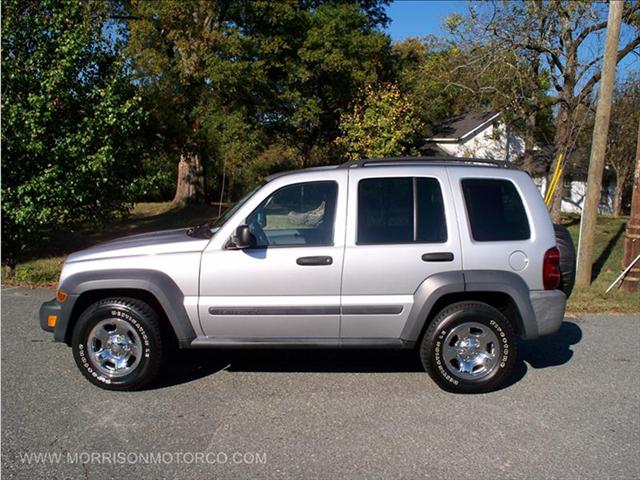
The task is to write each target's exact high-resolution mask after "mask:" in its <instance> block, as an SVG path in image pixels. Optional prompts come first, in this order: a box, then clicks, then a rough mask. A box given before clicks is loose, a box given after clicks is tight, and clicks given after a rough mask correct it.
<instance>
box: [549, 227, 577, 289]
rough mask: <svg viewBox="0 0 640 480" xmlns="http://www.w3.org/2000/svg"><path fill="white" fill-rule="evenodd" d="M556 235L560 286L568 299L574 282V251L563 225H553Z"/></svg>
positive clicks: (569, 235) (569, 236)
mask: <svg viewBox="0 0 640 480" xmlns="http://www.w3.org/2000/svg"><path fill="white" fill-rule="evenodd" d="M553 229H554V230H555V233H556V245H557V246H558V250H560V286H559V287H558V289H560V290H562V291H563V292H564V294H565V295H566V296H567V298H569V296H570V295H571V292H572V291H573V285H574V283H575V281H576V249H575V247H574V246H573V240H572V239H571V234H570V233H569V230H567V228H566V227H565V226H564V225H553Z"/></svg>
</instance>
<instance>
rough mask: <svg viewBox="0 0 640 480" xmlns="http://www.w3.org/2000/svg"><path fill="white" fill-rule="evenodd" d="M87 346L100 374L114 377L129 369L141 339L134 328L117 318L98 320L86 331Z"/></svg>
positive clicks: (132, 367) (136, 359) (138, 353)
mask: <svg viewBox="0 0 640 480" xmlns="http://www.w3.org/2000/svg"><path fill="white" fill-rule="evenodd" d="M87 349H88V351H89V352H88V353H89V356H90V357H91V360H92V363H93V364H94V366H95V367H96V369H97V370H98V371H99V372H100V373H102V374H103V375H105V376H107V377H110V378H114V377H123V376H125V375H128V374H130V373H131V372H133V371H134V370H135V369H136V367H137V366H138V364H139V363H140V360H141V358H142V350H143V349H142V340H141V338H140V335H139V334H138V332H137V331H136V330H135V328H134V327H133V326H132V325H131V324H130V323H128V322H126V321H124V320H121V319H119V318H109V319H107V320H101V321H100V322H98V324H97V325H96V326H95V327H93V329H92V330H91V332H90V333H89V338H88V341H87Z"/></svg>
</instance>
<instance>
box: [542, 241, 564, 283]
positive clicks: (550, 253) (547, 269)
mask: <svg viewBox="0 0 640 480" xmlns="http://www.w3.org/2000/svg"><path fill="white" fill-rule="evenodd" d="M542 284H543V285H544V289H545V290H555V289H556V288H558V286H559V285H560V250H558V249H557V248H556V247H553V248H550V249H549V250H547V252H546V253H545V254H544V262H543V264H542Z"/></svg>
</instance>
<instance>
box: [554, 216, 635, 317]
mask: <svg viewBox="0 0 640 480" xmlns="http://www.w3.org/2000/svg"><path fill="white" fill-rule="evenodd" d="M628 221H629V217H619V218H613V217H605V216H602V217H598V224H597V227H596V238H595V245H594V257H595V258H594V262H593V270H592V279H593V281H592V283H591V286H590V287H589V288H582V289H578V288H576V289H574V291H573V293H572V294H571V298H569V304H568V306H567V310H568V311H569V313H573V314H579V313H601V312H608V313H635V314H640V295H639V294H637V293H635V294H631V293H628V292H626V291H624V290H622V289H620V288H619V284H618V285H617V286H616V287H614V288H613V289H612V290H611V291H610V292H609V293H605V290H606V289H607V288H608V287H609V285H611V283H612V282H613V281H614V280H615V279H616V277H617V276H618V275H620V273H621V272H622V255H623V252H624V234H625V229H626V226H627V222H628ZM562 223H563V224H564V225H565V226H566V227H567V228H568V229H569V232H570V233H571V236H572V237H573V242H574V244H575V245H576V249H577V243H578V234H579V230H580V217H579V216H578V215H563V218H562Z"/></svg>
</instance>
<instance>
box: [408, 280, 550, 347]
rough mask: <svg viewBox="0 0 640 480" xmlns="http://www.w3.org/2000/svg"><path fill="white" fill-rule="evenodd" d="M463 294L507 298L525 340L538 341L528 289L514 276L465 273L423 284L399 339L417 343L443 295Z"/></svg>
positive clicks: (415, 295) (426, 281)
mask: <svg viewBox="0 0 640 480" xmlns="http://www.w3.org/2000/svg"><path fill="white" fill-rule="evenodd" d="M466 292H499V293H504V294H506V295H508V296H509V297H510V298H511V299H512V300H513V303H514V304H515V306H516V308H517V309H518V314H519V318H518V319H517V321H518V323H519V325H518V327H519V330H520V332H521V333H522V336H523V337H524V338H526V339H534V338H538V336H539V334H538V325H537V323H536V317H535V313H534V311H533V307H532V306H531V300H530V297H529V287H528V286H527V284H526V283H525V282H524V280H523V279H522V278H521V277H520V276H519V275H517V274H515V273H512V272H507V271H502V270H466V271H464V272H463V271H456V272H443V273H437V274H435V275H432V276H430V277H428V278H427V279H426V280H424V281H423V282H422V283H421V284H420V286H419V287H418V288H417V290H416V291H415V293H414V303H413V307H412V308H411V312H410V313H409V318H408V320H407V323H406V324H405V326H404V328H403V330H402V333H401V336H400V338H401V339H402V340H405V341H413V342H415V341H417V340H418V337H419V336H420V333H421V332H422V329H423V327H424V324H425V322H426V320H427V318H428V317H429V314H430V313H431V310H432V309H433V307H434V305H435V304H436V302H437V301H438V300H439V299H440V298H442V297H443V296H444V295H448V294H452V293H466Z"/></svg>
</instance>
